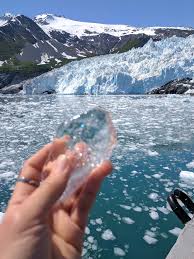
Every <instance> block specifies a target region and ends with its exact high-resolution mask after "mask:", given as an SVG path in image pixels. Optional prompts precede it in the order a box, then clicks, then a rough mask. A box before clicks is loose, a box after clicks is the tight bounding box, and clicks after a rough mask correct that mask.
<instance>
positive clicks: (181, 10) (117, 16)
mask: <svg viewBox="0 0 194 259" xmlns="http://www.w3.org/2000/svg"><path fill="white" fill-rule="evenodd" d="M0 10H1V13H4V12H13V13H22V14H25V15H27V16H30V17H33V16H34V15H36V14H39V13H45V12H47V13H55V14H61V15H64V16H66V17H67V18H71V19H75V20H80V21H90V22H101V23H113V24H114V23H116V24H117V23H119V24H129V25H134V26H157V25H160V26H192V27H194V0H2V1H1V9H0Z"/></svg>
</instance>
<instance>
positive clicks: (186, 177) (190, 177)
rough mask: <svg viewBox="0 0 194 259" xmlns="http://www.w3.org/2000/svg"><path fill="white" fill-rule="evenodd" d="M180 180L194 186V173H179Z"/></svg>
mask: <svg viewBox="0 0 194 259" xmlns="http://www.w3.org/2000/svg"><path fill="white" fill-rule="evenodd" d="M179 176H180V179H181V180H182V181H183V182H185V183H187V184H190V185H191V184H192V185H193V184H194V173H193V172H190V171H181V172H180V175H179Z"/></svg>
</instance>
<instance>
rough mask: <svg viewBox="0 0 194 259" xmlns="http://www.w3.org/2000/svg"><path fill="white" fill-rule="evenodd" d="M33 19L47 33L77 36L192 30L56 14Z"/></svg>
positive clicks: (148, 33)
mask: <svg viewBox="0 0 194 259" xmlns="http://www.w3.org/2000/svg"><path fill="white" fill-rule="evenodd" d="M34 21H35V22H36V23H37V24H38V25H39V26H40V27H41V28H42V29H43V30H44V31H45V32H46V33H47V34H49V35H52V31H60V32H64V31H65V32H67V33H70V34H72V35H75V36H78V37H79V38H80V37H84V36H95V35H98V34H102V33H104V34H109V35H112V36H115V37H121V36H125V35H129V34H145V35H149V36H153V35H156V34H157V30H158V29H166V30H167V29H178V30H189V31H190V30H192V28H188V27H187V28H186V27H147V28H136V27H132V26H128V25H112V24H100V23H88V22H79V21H74V20H70V19H67V18H65V17H64V16H56V15H53V14H41V15H37V16H36V17H35V19H34Z"/></svg>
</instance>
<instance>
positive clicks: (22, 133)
mask: <svg viewBox="0 0 194 259" xmlns="http://www.w3.org/2000/svg"><path fill="white" fill-rule="evenodd" d="M94 106H101V107H103V108H105V109H107V110H109V111H111V113H112V118H113V122H114V124H115V127H116V129H117V133H118V146H117V147H116V149H115V150H114V153H113V156H112V161H113V164H114V168H115V169H114V171H113V173H112V175H110V176H109V177H108V178H107V179H106V181H105V182H104V184H103V186H102V189H101V192H100V193H99V196H98V199H97V202H96V204H95V206H94V208H93V210H92V213H91V215H90V219H89V224H88V228H87V229H86V236H85V242H84V250H83V258H104V259H106V258H132V259H134V258H135V259H142V258H149V259H155V258H158V259H160V258H165V256H166V255H167V253H168V251H169V249H170V248H171V246H172V245H173V244H174V242H175V241H176V238H177V236H176V234H177V233H178V232H179V229H178V228H182V227H183V225H182V224H181V223H179V221H178V220H177V218H176V217H175V216H174V214H173V213H172V212H170V211H169V209H168V206H167V204H166V198H167V196H168V194H169V193H170V192H171V191H172V190H173V189H174V188H176V187H179V188H182V189H183V190H185V191H186V192H187V193H189V195H191V196H193V187H194V185H193V184H192V182H191V183H189V184H188V183H186V182H185V181H184V180H181V179H180V172H181V171H182V170H183V171H193V172H194V169H192V168H188V165H187V164H188V163H190V162H191V161H193V160H194V113H193V110H194V98H192V97H186V96H173V97H155V96H105V97H103V96H99V97H85V96H84V97H79V96H77V97H68V96H31V97H22V96H0V211H4V210H5V208H6V204H7V201H8V199H9V197H10V194H11V192H12V189H13V185H14V183H15V177H16V176H17V173H18V171H19V169H20V167H21V165H22V163H23V161H24V160H25V159H26V158H27V157H29V156H30V155H31V154H32V153H34V152H35V151H36V150H38V149H39V148H40V147H41V146H42V145H43V144H45V143H47V142H49V141H50V140H51V139H52V137H53V136H54V135H55V130H56V128H57V125H59V124H60V122H61V121H62V120H64V119H68V118H70V117H72V116H74V115H77V114H79V113H81V112H83V111H85V110H87V109H89V108H92V107H94ZM193 198H194V197H193ZM171 230H174V231H171ZM169 231H170V232H169ZM173 233H174V234H173Z"/></svg>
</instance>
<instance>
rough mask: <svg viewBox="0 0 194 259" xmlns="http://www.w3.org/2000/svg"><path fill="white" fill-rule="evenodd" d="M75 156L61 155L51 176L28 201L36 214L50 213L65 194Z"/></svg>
mask: <svg viewBox="0 0 194 259" xmlns="http://www.w3.org/2000/svg"><path fill="white" fill-rule="evenodd" d="M73 162H75V159H74V156H73V154H71V155H70V154H69V156H68V157H67V156H66V155H60V156H59V157H58V158H57V160H56V161H55V166H53V168H52V170H51V173H50V175H49V176H48V177H47V178H46V179H45V180H44V181H43V182H42V183H41V184H40V187H39V188H37V190H36V191H34V192H33V193H32V195H31V196H30V197H29V199H27V201H26V202H27V203H28V204H29V206H30V207H31V208H33V211H34V213H35V214H36V215H37V214H42V213H45V212H48V210H49V209H51V208H52V206H53V205H54V204H55V202H56V201H57V200H58V199H59V198H60V196H61V195H62V193H63V192H64V190H65V188H66V185H67V182H68V180H69V177H70V174H71V172H72V171H73Z"/></svg>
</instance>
